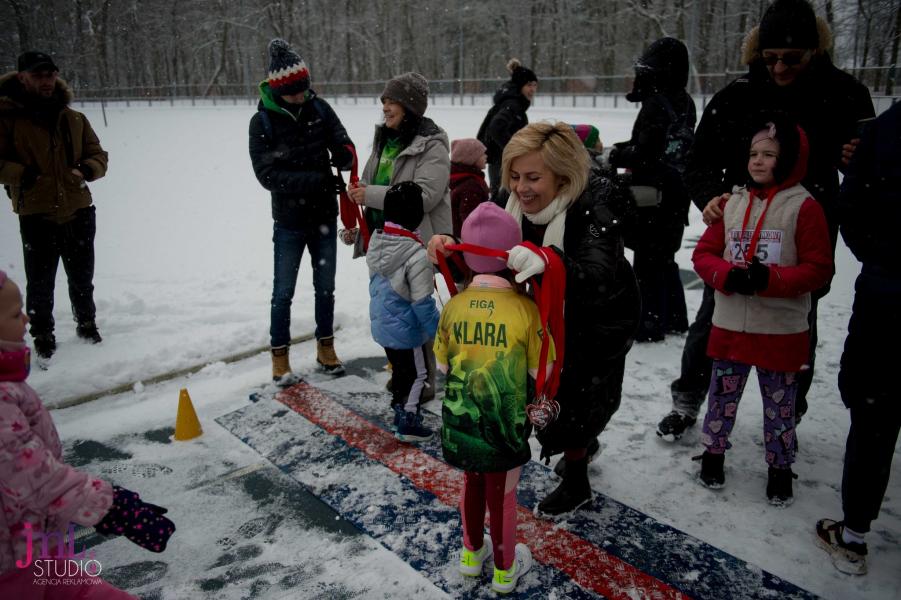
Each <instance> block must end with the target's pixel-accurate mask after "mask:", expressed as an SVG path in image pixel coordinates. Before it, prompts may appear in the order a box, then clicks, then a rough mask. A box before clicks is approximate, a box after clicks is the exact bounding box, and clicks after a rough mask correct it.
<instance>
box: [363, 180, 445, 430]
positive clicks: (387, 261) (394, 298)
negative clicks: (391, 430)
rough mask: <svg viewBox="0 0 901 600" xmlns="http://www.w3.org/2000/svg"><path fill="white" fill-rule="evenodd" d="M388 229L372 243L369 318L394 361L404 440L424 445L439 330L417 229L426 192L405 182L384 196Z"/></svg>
mask: <svg viewBox="0 0 901 600" xmlns="http://www.w3.org/2000/svg"><path fill="white" fill-rule="evenodd" d="M384 206H385V225H384V228H382V229H378V230H376V231H375V233H373V235H372V238H371V239H370V240H369V251H368V252H367V254H366V263H367V264H368V265H369V297H370V301H369V319H370V322H371V328H372V337H373V339H374V340H375V341H376V342H378V343H379V345H381V346H382V347H383V348H384V349H385V355H386V356H387V357H388V360H389V361H390V362H391V369H392V374H391V393H392V399H391V406H392V408H393V409H394V427H395V430H396V437H397V439H399V440H402V441H405V442H410V441H424V440H427V439H429V438H430V437H431V436H432V431H431V430H430V429H429V428H427V427H425V426H424V425H423V424H422V414H421V412H420V410H419V404H420V401H421V399H422V393H423V389H424V388H425V386H426V382H427V380H428V375H429V374H428V367H427V354H426V353H427V349H426V346H427V345H428V343H429V341H430V340H431V339H432V338H433V337H434V336H435V330H436V328H437V327H438V318H439V316H440V315H439V313H438V308H437V306H436V305H435V299H434V298H433V297H432V291H433V290H434V279H433V270H432V263H431V262H430V261H429V258H428V255H427V254H426V250H425V247H424V246H423V243H422V239H421V238H420V237H419V235H418V234H417V233H416V231H415V229H416V226H417V225H419V223H420V222H421V221H422V214H423V211H422V188H420V186H419V185H418V184H416V183H415V182H413V181H403V182H401V183H398V184H395V185H393V186H391V187H390V188H388V191H387V192H386V193H385V205H384Z"/></svg>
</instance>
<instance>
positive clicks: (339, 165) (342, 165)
mask: <svg viewBox="0 0 901 600" xmlns="http://www.w3.org/2000/svg"><path fill="white" fill-rule="evenodd" d="M353 164H354V155H353V152H351V151H350V147H348V146H341V147H340V148H338V149H337V150H332V166H334V167H335V168H336V169H338V170H339V171H350V168H351V167H352V166H353Z"/></svg>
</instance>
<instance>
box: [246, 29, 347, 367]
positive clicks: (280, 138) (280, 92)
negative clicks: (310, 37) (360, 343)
mask: <svg viewBox="0 0 901 600" xmlns="http://www.w3.org/2000/svg"><path fill="white" fill-rule="evenodd" d="M269 55H270V63H269V74H268V79H267V80H266V81H263V82H262V83H260V103H259V107H258V111H257V113H256V114H255V115H254V116H253V117H252V118H251V119H250V159H251V161H252V163H253V170H254V173H255V174H256V176H257V179H258V180H259V182H260V184H262V186H263V187H264V188H266V189H267V190H269V191H270V192H271V193H272V219H273V221H274V222H275V223H274V225H273V234H272V241H273V244H274V246H275V248H274V261H275V275H274V277H273V289H272V309H271V311H272V312H271V316H270V328H269V335H270V343H271V346H272V379H273V380H274V381H276V382H277V383H279V384H282V385H288V384H290V383H292V382H293V381H295V380H296V377H294V376H293V374H292V373H291V365H290V363H289V361H288V344H289V342H290V340H291V335H290V325H291V300H292V298H293V297H294V287H295V285H296V283H297V271H298V269H299V268H300V259H301V257H302V256H303V250H304V248H305V247H306V248H308V249H309V251H310V258H311V261H312V264H313V288H314V290H315V299H316V300H315V315H316V340H317V356H316V360H317V362H318V363H319V365H320V367H321V368H322V369H323V370H324V371H326V372H328V373H331V374H335V375H337V374H341V373H343V372H344V366H343V365H342V364H341V361H340V360H338V357H337V356H336V355H335V349H334V339H335V338H334V329H333V320H334V311H335V261H336V255H337V248H336V240H337V233H336V232H337V229H336V226H337V216H338V204H337V201H336V196H337V194H338V193H339V192H340V191H341V179H340V178H339V177H338V176H336V175H334V174H333V173H332V166H333V165H334V166H336V167H337V168H339V169H342V170H348V169H350V167H351V164H352V162H353V156H354V154H353V143H352V142H351V141H350V138H349V137H348V136H347V131H345V129H344V125H342V124H341V121H340V120H339V119H338V116H337V115H336V114H335V111H333V110H332V107H331V106H329V105H328V104H327V103H326V102H325V101H324V100H322V99H320V98H318V97H317V96H316V93H315V92H314V91H313V90H311V89H310V72H309V70H308V69H307V65H306V63H304V61H303V59H302V58H301V57H300V56H299V55H298V54H297V53H296V52H294V50H292V49H291V47H290V46H289V45H288V44H287V42H285V41H284V40H280V39H275V40H272V42H270V44H269ZM329 155H331V158H329Z"/></svg>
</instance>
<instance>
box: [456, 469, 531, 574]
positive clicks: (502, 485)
mask: <svg viewBox="0 0 901 600" xmlns="http://www.w3.org/2000/svg"><path fill="white" fill-rule="evenodd" d="M521 472H522V467H516V468H515V469H511V470H510V471H503V472H500V473H472V472H469V471H466V472H465V473H464V474H463V497H462V498H461V499H460V515H461V516H462V517H463V545H464V546H466V548H468V549H469V550H478V549H479V548H481V547H482V539H483V537H484V534H483V532H484V531H485V507H486V506H487V507H488V513H489V514H490V515H491V522H490V526H489V531H490V533H491V543H492V545H493V547H494V565H495V566H496V567H497V568H498V569H504V570H507V569H509V568H510V567H512V566H513V559H514V557H515V554H514V550H515V548H516V485H517V484H518V483H519V475H520V473H521Z"/></svg>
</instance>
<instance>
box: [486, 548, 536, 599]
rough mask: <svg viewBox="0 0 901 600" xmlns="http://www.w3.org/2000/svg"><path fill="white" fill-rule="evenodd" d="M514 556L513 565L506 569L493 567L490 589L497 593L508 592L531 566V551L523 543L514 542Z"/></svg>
mask: <svg viewBox="0 0 901 600" xmlns="http://www.w3.org/2000/svg"><path fill="white" fill-rule="evenodd" d="M515 553H516V558H514V559H513V565H512V566H511V567H510V568H509V569H507V570H504V569H498V568H497V567H494V577H492V578H491V589H492V590H494V591H495V592H497V593H498V594H509V593H510V592H512V591H513V590H514V589H516V582H517V581H519V578H520V577H522V576H523V575H525V574H526V573H528V572H529V569H531V568H532V553H531V552H530V551H529V547H528V546H526V545H525V544H516V550H515Z"/></svg>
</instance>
